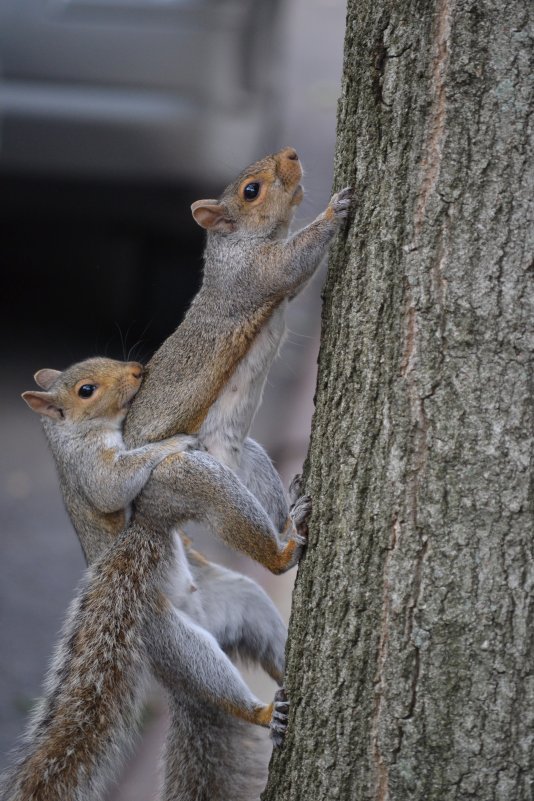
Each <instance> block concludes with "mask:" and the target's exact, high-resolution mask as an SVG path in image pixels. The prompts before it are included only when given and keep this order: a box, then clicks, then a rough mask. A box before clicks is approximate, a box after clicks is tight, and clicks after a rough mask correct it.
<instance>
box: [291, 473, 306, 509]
mask: <svg viewBox="0 0 534 801" xmlns="http://www.w3.org/2000/svg"><path fill="white" fill-rule="evenodd" d="M303 489H304V481H303V479H302V473H297V474H296V475H294V476H293V478H292V480H291V484H290V485H289V491H288V494H289V500H290V501H291V504H292V505H294V504H295V503H296V502H297V500H298V499H299V497H300V496H301V495H302V494H303Z"/></svg>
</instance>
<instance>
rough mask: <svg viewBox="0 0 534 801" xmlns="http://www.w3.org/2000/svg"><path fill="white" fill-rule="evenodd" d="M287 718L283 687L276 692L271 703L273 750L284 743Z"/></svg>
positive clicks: (287, 712)
mask: <svg viewBox="0 0 534 801" xmlns="http://www.w3.org/2000/svg"><path fill="white" fill-rule="evenodd" d="M288 718H289V699H288V697H287V693H286V691H285V689H284V687H281V688H280V689H279V690H277V691H276V693H275V696H274V703H273V716H272V718H271V726H270V735H271V740H272V741H273V745H274V747H275V748H280V747H281V745H282V744H283V742H284V738H285V735H286V731H287V721H288Z"/></svg>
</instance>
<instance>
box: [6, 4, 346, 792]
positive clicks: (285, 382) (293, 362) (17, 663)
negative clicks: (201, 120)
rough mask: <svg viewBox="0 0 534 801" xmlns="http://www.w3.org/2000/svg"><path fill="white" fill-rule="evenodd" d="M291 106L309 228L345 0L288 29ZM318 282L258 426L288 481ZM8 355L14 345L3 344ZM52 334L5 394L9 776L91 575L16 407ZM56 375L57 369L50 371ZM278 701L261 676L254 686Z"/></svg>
mask: <svg viewBox="0 0 534 801" xmlns="http://www.w3.org/2000/svg"><path fill="white" fill-rule="evenodd" d="M284 30H285V36H286V47H285V49H286V53H287V61H288V66H287V71H286V74H287V96H286V118H285V135H284V137H283V143H284V144H291V145H294V146H295V147H296V148H297V149H298V152H299V155H300V157H301V159H302V161H303V163H304V165H305V168H306V170H307V173H308V176H307V178H306V181H305V186H306V190H307V195H306V199H305V201H304V204H303V206H302V207H301V215H300V216H301V221H308V220H310V219H312V218H313V217H314V216H315V214H316V213H317V212H318V211H320V210H321V208H323V207H324V206H325V205H326V203H327V201H328V197H329V193H330V186H331V170H332V158H333V148H334V139H335V107H336V97H337V93H338V84H339V75H340V70H341V57H342V39H343V30H344V3H343V2H342V0H291V2H290V3H289V5H288V20H287V24H286V25H285V27H284ZM319 288H320V279H319V280H316V281H315V282H314V285H313V286H312V287H311V288H309V289H308V290H307V291H306V293H305V294H304V296H303V297H302V298H300V299H298V300H297V301H296V302H295V303H294V304H293V308H292V310H291V315H290V320H289V327H290V330H291V334H290V336H289V338H288V341H287V343H286V345H285V347H284V349H283V352H282V355H281V357H280V359H279V360H278V362H277V363H276V365H275V368H274V369H273V371H272V374H271V376H270V379H269V385H268V387H267V389H266V392H265V400H264V405H263V407H262V409H261V411H260V414H259V416H258V419H257V422H256V425H255V436H256V437H257V438H258V439H259V440H260V441H262V442H263V443H264V444H266V445H267V447H268V449H269V451H270V453H271V455H272V456H273V457H274V458H275V460H276V463H277V466H278V468H279V469H280V471H281V473H282V474H283V476H284V478H285V479H286V481H287V480H288V479H289V478H290V477H291V476H292V475H293V474H294V473H295V472H296V471H297V470H299V469H300V466H301V464H302V460H303V458H304V455H305V452H306V447H307V437H308V432H309V423H310V419H311V414H312V411H313V403H312V398H313V391H314V382H315V361H316V354H317V348H318V331H319V314H320V300H319ZM5 344H6V345H7V346H10V343H5ZM61 347H62V346H61V344H57V343H55V344H54V343H50V342H47V339H46V332H43V335H42V338H41V340H40V342H39V343H36V344H35V346H34V347H32V349H31V352H29V351H25V352H24V353H22V354H14V353H13V351H12V349H11V356H12V358H10V359H9V369H8V370H6V369H5V368H4V370H3V374H2V382H1V384H0V399H1V404H2V415H1V416H0V441H1V442H2V448H1V451H0V517H1V522H2V545H1V548H2V559H1V560H0V766H1V765H3V764H5V760H6V755H7V752H8V750H9V749H10V748H11V747H12V746H13V744H14V743H15V741H16V738H17V737H18V736H19V735H20V733H21V731H22V728H23V724H24V720H25V719H26V716H27V712H28V709H29V708H30V706H31V703H32V699H34V698H35V697H36V696H37V695H38V694H39V692H40V685H41V681H42V677H43V674H44V672H45V669H46V666H47V663H48V660H49V657H50V653H51V648H52V643H53V642H54V641H55V639H56V634H57V631H58V630H59V627H60V625H61V621H62V619H63V616H64V612H65V608H66V606H67V604H68V602H69V600H70V599H71V597H72V594H73V590H74V587H75V585H76V583H77V581H78V580H79V578H80V576H81V573H82V571H83V567H84V563H83V559H82V556H81V552H80V549H79V546H78V544H77V541H76V539H75V537H74V536H73V533H72V530H71V527H70V524H69V522H68V520H67V517H66V515H65V513H64V511H63V508H62V504H61V500H60V497H59V492H58V489H57V485H56V477H55V473H54V468H53V464H52V460H51V457H50V455H49V454H48V452H47V449H46V446H45V443H44V438H43V435H42V432H41V430H40V425H39V421H38V419H37V417H36V416H33V415H32V414H31V413H30V412H29V411H28V410H27V409H26V407H25V406H24V404H23V403H22V402H21V401H18V395H19V394H20V392H21V391H23V390H24V389H29V388H30V386H31V380H30V379H31V375H32V373H33V371H34V369H35V368H36V367H39V366H44V365H45V362H47V360H46V359H44V357H43V356H41V354H40V353H39V351H43V352H44V353H46V354H51V353H54V352H58V351H60V350H61ZM49 366H54V365H52V364H51V365H49ZM202 545H203V547H204V548H205V550H206V552H208V553H209V554H210V555H211V556H212V557H213V558H217V559H220V560H221V561H226V562H227V563H229V564H230V563H231V564H232V565H233V566H237V567H238V569H242V570H243V571H245V572H247V573H249V574H250V575H252V576H253V577H255V578H256V579H257V580H259V581H261V583H262V584H263V585H264V586H265V587H266V589H267V590H268V592H270V593H271V595H272V596H273V597H274V598H275V600H276V602H277V603H278V604H279V605H280V608H281V609H282V611H283V613H284V614H285V615H286V618H287V616H288V611H289V603H290V588H291V581H292V579H291V577H282V578H276V579H273V577H271V576H270V575H269V574H267V572H266V571H264V570H263V569H262V568H260V567H258V566H256V565H255V564H253V563H252V562H250V561H249V560H246V559H244V558H241V559H240V558H237V560H236V559H235V558H234V555H230V554H228V553H225V552H224V551H223V549H222V546H219V545H218V544H216V543H215V542H214V541H213V540H209V541H208V540H206V541H204V542H203V543H202ZM247 678H249V680H250V683H251V684H252V686H253V687H254V689H255V691H256V692H258V694H260V695H262V696H264V697H265V698H267V697H269V695H270V693H271V688H270V686H269V685H268V684H267V683H266V682H265V681H264V679H263V677H261V676H250V677H249V676H248V675H247ZM153 705H154V715H153V717H152V720H151V722H150V724H149V725H148V727H147V732H146V737H145V739H144V740H143V742H142V744H141V746H140V749H139V752H138V754H137V755H136V758H135V759H134V760H133V761H132V762H131V763H130V764H129V765H128V766H127V767H126V769H125V771H124V775H123V777H122V779H121V780H120V782H119V784H118V786H117V787H116V788H114V789H113V790H112V791H111V795H110V799H111V798H112V799H113V801H150V799H151V798H153V797H154V788H155V783H156V779H155V776H156V763H157V755H158V752H159V746H160V742H161V739H162V737H163V736H164V730H165V713H164V708H163V707H162V705H161V701H160V700H159V699H158V697H157V696H155V700H154V701H153Z"/></svg>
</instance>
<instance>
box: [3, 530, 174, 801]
mask: <svg viewBox="0 0 534 801" xmlns="http://www.w3.org/2000/svg"><path fill="white" fill-rule="evenodd" d="M165 549H166V544H165V542H164V541H163V538H159V539H158V536H157V535H155V536H154V538H153V541H151V542H147V541H146V538H141V536H140V533H139V531H137V528H136V526H135V525H133V526H131V527H130V528H129V529H128V530H127V531H126V532H125V534H122V535H121V536H120V537H119V538H118V539H117V541H116V542H115V543H114V545H112V546H111V548H109V549H108V550H107V551H106V552H105V553H104V554H103V556H102V557H101V558H100V559H99V560H98V561H97V562H96V563H95V564H94V565H93V567H92V568H91V569H90V570H89V571H88V573H87V576H86V578H85V580H84V582H83V584H82V586H81V588H80V590H79V592H78V594H77V597H76V599H75V600H74V602H73V603H72V605H71V607H70V610H69V614H68V617H67V622H66V624H65V626H64V629H63V632H62V635H61V639H60V643H59V646H58V648H57V651H56V654H55V657H54V661H53V664H52V667H51V670H50V673H49V676H48V679H47V682H46V685H45V697H44V699H43V701H42V702H41V703H40V705H39V707H38V709H37V710H36V712H35V714H34V717H33V720H32V722H31V725H30V727H29V729H28V731H27V734H26V736H25V738H24V742H23V744H22V746H21V749H20V752H19V756H18V758H17V759H16V762H15V765H14V766H13V768H12V769H11V770H10V771H9V774H8V775H7V776H5V777H4V782H3V785H2V789H1V790H0V798H1V799H2V801H86V799H91V801H94V799H97V798H100V796H101V793H102V791H103V788H104V785H105V780H106V778H107V775H108V773H109V769H110V767H111V766H113V767H116V765H117V762H118V761H119V760H120V759H121V756H122V754H123V753H124V750H125V744H126V742H127V741H128V739H129V738H130V737H131V733H132V731H135V730H136V729H137V725H136V724H137V719H138V706H139V702H140V699H141V697H142V685H143V682H144V678H145V665H146V663H147V657H146V653H145V647H144V644H143V639H142V636H141V634H142V629H143V626H144V621H145V614H146V612H147V609H149V608H150V607H151V605H152V604H153V603H155V595H156V587H157V586H159V583H160V582H159V575H160V573H161V571H162V565H163V564H164V562H165V555H166V553H165Z"/></svg>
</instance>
